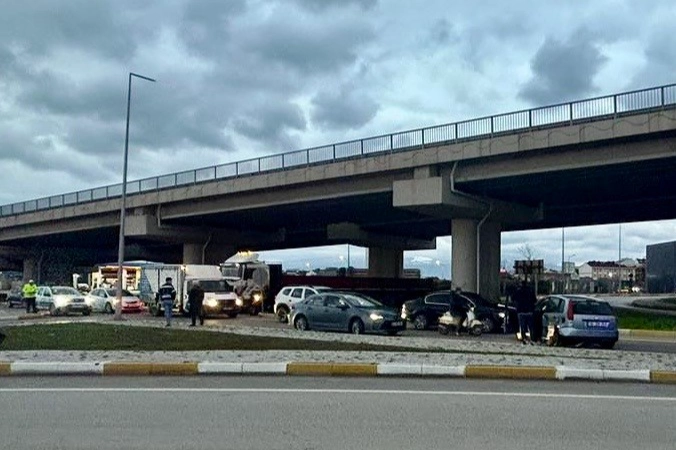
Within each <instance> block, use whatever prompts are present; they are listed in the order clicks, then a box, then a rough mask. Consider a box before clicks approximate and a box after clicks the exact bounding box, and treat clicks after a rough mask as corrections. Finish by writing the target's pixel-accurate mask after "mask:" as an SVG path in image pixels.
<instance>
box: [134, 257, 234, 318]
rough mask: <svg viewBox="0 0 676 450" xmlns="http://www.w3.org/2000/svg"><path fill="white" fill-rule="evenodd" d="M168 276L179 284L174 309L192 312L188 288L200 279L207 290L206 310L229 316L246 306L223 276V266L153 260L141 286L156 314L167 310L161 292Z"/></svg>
mask: <svg viewBox="0 0 676 450" xmlns="http://www.w3.org/2000/svg"><path fill="white" fill-rule="evenodd" d="M167 277H171V279H172V284H173V285H174V287H175V288H176V302H175V303H174V309H175V310H177V311H178V312H179V313H182V314H188V313H189V309H188V292H190V288H192V286H193V284H194V283H196V282H199V285H200V287H201V288H202V290H203V291H204V303H203V306H204V312H205V314H207V315H208V314H220V313H224V314H227V315H228V316H229V317H237V314H239V312H240V311H241V309H242V300H241V299H240V298H239V296H238V295H237V294H235V292H234V291H233V288H232V286H231V285H230V284H229V283H228V282H227V280H226V279H225V278H224V277H223V275H222V274H221V270H220V267H219V266H215V265H214V266H212V265H200V264H185V265H180V264H149V265H146V266H143V268H142V271H141V280H140V283H139V288H140V289H139V290H140V292H141V298H142V299H143V301H144V302H145V303H146V304H147V305H148V309H149V310H150V312H151V313H152V314H154V315H156V316H161V315H162V314H164V311H163V309H162V303H161V302H160V301H159V299H158V296H157V293H158V291H159V289H160V286H162V284H164V282H165V280H166V279H167Z"/></svg>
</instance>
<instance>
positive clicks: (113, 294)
mask: <svg viewBox="0 0 676 450" xmlns="http://www.w3.org/2000/svg"><path fill="white" fill-rule="evenodd" d="M85 302H86V303H87V305H89V306H90V307H91V308H92V311H96V312H105V313H108V314H112V313H114V312H115V307H116V306H117V290H116V289H110V288H108V289H102V288H99V289H94V290H93V291H91V292H90V293H89V294H87V296H86V297H85ZM144 310H145V307H144V305H143V302H142V301H141V300H140V299H139V298H138V297H137V296H135V295H134V294H132V293H131V292H129V291H127V290H123V291H122V312H123V313H130V312H142V311H144Z"/></svg>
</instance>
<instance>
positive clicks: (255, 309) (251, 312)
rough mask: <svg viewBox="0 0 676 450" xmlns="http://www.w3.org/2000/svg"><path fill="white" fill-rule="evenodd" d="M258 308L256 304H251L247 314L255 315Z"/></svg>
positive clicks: (258, 311) (258, 310)
mask: <svg viewBox="0 0 676 450" xmlns="http://www.w3.org/2000/svg"><path fill="white" fill-rule="evenodd" d="M260 312H261V311H260V309H258V307H257V306H252V307H251V309H250V310H249V315H250V316H257V315H258V313H260Z"/></svg>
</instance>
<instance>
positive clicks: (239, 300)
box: [235, 297, 244, 306]
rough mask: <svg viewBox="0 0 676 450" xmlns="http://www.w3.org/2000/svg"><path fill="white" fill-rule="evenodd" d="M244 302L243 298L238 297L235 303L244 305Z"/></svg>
mask: <svg viewBox="0 0 676 450" xmlns="http://www.w3.org/2000/svg"><path fill="white" fill-rule="evenodd" d="M243 304H244V302H243V301H242V299H241V298H239V297H237V300H235V305H237V306H242V305H243Z"/></svg>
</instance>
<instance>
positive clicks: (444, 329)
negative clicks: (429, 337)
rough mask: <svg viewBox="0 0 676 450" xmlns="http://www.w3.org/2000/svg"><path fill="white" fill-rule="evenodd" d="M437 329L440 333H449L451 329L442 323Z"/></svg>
mask: <svg viewBox="0 0 676 450" xmlns="http://www.w3.org/2000/svg"><path fill="white" fill-rule="evenodd" d="M437 331H439V333H440V334H444V335H446V334H448V333H449V331H450V330H449V329H448V327H447V326H446V325H441V324H439V327H438V328H437Z"/></svg>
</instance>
